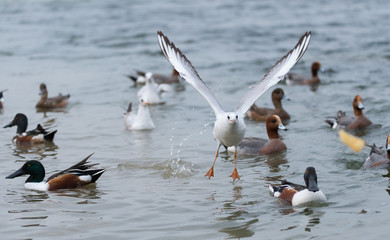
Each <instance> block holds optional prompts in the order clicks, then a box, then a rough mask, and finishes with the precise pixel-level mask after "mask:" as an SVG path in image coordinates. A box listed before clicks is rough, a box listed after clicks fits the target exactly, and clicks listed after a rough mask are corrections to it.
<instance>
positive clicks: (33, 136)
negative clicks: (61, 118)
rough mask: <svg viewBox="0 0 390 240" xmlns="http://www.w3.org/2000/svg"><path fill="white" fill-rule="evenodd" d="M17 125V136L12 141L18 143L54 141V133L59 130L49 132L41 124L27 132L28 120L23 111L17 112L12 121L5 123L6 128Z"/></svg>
mask: <svg viewBox="0 0 390 240" xmlns="http://www.w3.org/2000/svg"><path fill="white" fill-rule="evenodd" d="M15 125H16V126H17V127H18V128H17V129H16V136H15V137H14V138H13V139H12V141H13V142H14V143H16V144H29V143H44V142H52V141H53V139H54V135H55V134H56V132H57V130H55V131H52V132H47V131H46V129H44V128H43V127H42V126H41V125H40V124H38V125H37V128H36V129H34V130H31V131H28V132H26V130H27V125H28V120H27V117H26V115H24V114H23V113H18V114H16V115H15V117H14V119H13V120H12V122H10V123H9V124H7V125H5V126H4V128H8V127H13V126H15Z"/></svg>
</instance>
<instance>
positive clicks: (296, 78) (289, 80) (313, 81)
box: [286, 62, 321, 87]
mask: <svg viewBox="0 0 390 240" xmlns="http://www.w3.org/2000/svg"><path fill="white" fill-rule="evenodd" d="M320 69H321V64H320V63H319V62H313V64H312V65H311V77H308V76H303V75H300V74H297V73H287V75H286V84H287V85H310V86H313V87H314V86H318V85H319V84H320V82H321V81H320V78H319V77H318V71H319V70H320Z"/></svg>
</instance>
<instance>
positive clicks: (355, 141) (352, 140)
mask: <svg viewBox="0 0 390 240" xmlns="http://www.w3.org/2000/svg"><path fill="white" fill-rule="evenodd" d="M339 136H340V140H341V142H343V143H344V144H345V145H347V146H348V147H350V148H351V149H352V150H353V151H355V152H360V151H361V150H362V149H363V147H364V146H365V143H364V140H363V139H361V138H359V137H355V136H353V135H351V134H349V133H347V132H346V131H344V130H343V129H341V130H340V131H339Z"/></svg>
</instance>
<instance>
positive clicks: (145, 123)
mask: <svg viewBox="0 0 390 240" xmlns="http://www.w3.org/2000/svg"><path fill="white" fill-rule="evenodd" d="M125 125H126V128H127V129H129V130H150V129H153V128H154V127H155V126H154V123H153V120H152V117H151V116H150V111H149V103H148V102H147V101H145V100H144V99H142V98H141V99H139V103H138V112H137V114H135V113H134V112H133V111H132V104H131V102H130V103H129V107H128V108H127V112H126V113H125Z"/></svg>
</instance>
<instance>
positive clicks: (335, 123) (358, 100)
mask: <svg viewBox="0 0 390 240" xmlns="http://www.w3.org/2000/svg"><path fill="white" fill-rule="evenodd" d="M352 107H353V113H354V115H355V118H353V117H350V116H347V115H346V114H345V112H342V111H339V112H338V113H337V117H336V119H335V120H325V122H326V123H328V124H329V125H330V126H331V127H332V128H333V129H337V130H339V129H347V130H359V129H363V128H365V127H367V126H369V125H371V124H372V122H371V121H370V120H369V119H368V118H367V117H366V116H365V115H364V114H363V109H364V105H363V99H362V97H361V96H360V95H356V96H355V98H354V99H353V102H352Z"/></svg>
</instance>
